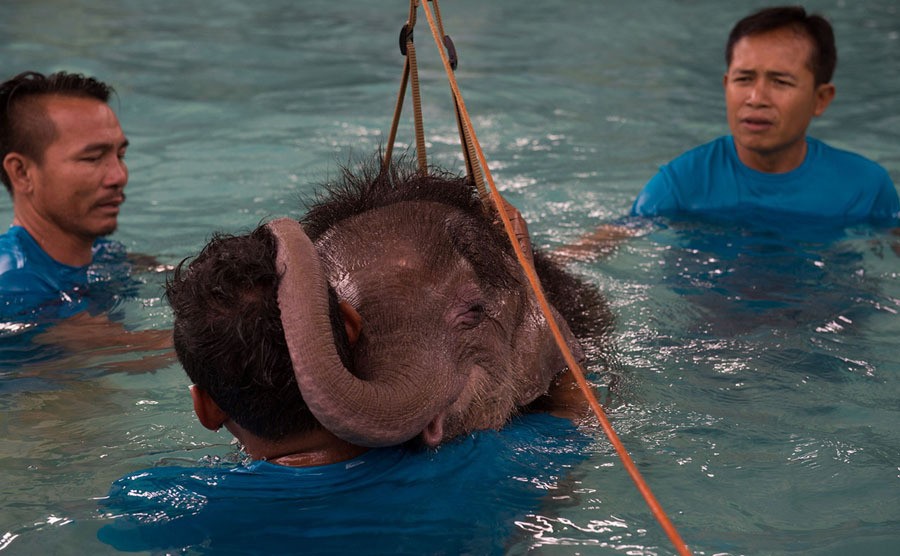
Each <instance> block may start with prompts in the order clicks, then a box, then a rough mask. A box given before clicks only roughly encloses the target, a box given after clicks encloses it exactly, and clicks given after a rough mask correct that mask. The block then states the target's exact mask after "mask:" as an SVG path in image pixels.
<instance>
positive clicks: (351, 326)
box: [338, 301, 362, 346]
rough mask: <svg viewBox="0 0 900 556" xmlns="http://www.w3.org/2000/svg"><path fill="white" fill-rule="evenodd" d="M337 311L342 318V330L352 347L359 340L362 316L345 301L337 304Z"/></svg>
mask: <svg viewBox="0 0 900 556" xmlns="http://www.w3.org/2000/svg"><path fill="white" fill-rule="evenodd" d="M338 309H339V310H340V311H341V316H342V317H343V318H344V330H346V331H347V340H348V341H349V342H350V345H351V346H352V345H354V344H356V340H358V339H359V333H360V331H361V330H362V316H361V315H360V314H359V313H358V312H357V311H356V309H354V308H353V306H352V305H350V304H349V303H347V302H346V301H341V302H339V303H338Z"/></svg>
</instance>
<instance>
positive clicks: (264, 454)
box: [226, 425, 368, 467]
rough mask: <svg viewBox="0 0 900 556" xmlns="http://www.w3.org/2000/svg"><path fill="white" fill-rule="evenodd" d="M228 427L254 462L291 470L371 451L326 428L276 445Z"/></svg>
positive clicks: (328, 462)
mask: <svg viewBox="0 0 900 556" xmlns="http://www.w3.org/2000/svg"><path fill="white" fill-rule="evenodd" d="M226 426H228V425H226ZM228 428H229V430H230V431H231V432H232V434H235V433H236V432H237V433H238V434H235V436H236V437H237V438H238V440H239V441H240V442H241V444H243V446H244V451H245V452H247V454H248V455H250V457H252V458H253V459H260V460H266V461H268V462H270V463H274V464H277V465H284V466H287V467H311V466H315V465H328V464H330V463H338V462H341V461H346V460H348V459H353V458H355V457H357V456H359V455H361V454H363V453H365V452H366V451H367V450H368V448H363V447H362V446H356V445H354V444H350V443H349V442H346V441H344V440H341V439H340V438H338V437H336V436H334V435H333V434H331V433H330V432H328V431H327V430H325V429H317V430H314V431H310V432H307V433H303V434H300V435H295V436H290V437H287V438H285V439H282V440H279V441H277V442H276V441H269V440H265V439H262V438H259V437H258V436H255V435H252V434H248V433H247V431H246V430H241V431H235V430H231V429H232V427H228Z"/></svg>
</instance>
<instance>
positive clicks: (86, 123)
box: [0, 72, 128, 316]
mask: <svg viewBox="0 0 900 556" xmlns="http://www.w3.org/2000/svg"><path fill="white" fill-rule="evenodd" d="M112 91H113V90H112V88H111V87H110V86H108V85H106V84H105V83H102V82H100V81H98V80H96V79H94V78H90V77H85V76H82V75H77V74H70V73H66V72H59V73H55V74H52V75H49V76H44V75H42V74H39V73H35V72H25V73H22V74H19V75H17V76H15V77H13V78H12V79H10V80H8V81H6V82H5V83H3V84H2V85H0V161H2V166H0V179H2V181H3V184H4V185H5V186H6V189H7V191H9V194H10V196H11V197H12V202H13V225H12V227H11V228H10V229H9V231H7V233H5V234H3V235H2V236H0V294H2V299H3V303H2V305H3V314H4V315H9V314H26V313H29V312H32V311H36V310H39V309H44V308H46V307H47V306H50V307H56V308H61V311H62V313H61V314H62V316H66V313H74V312H77V311H78V308H79V306H80V304H81V297H82V296H83V295H84V292H85V290H86V288H87V285H88V282H89V281H90V280H89V278H88V274H89V272H88V270H89V267H90V265H91V264H92V263H93V262H96V261H103V262H109V261H110V257H112V258H113V259H115V258H116V257H118V258H119V259H124V248H122V247H121V245H119V244H118V243H114V242H110V241H108V240H106V239H103V237H104V236H107V235H109V234H111V233H112V232H113V231H115V229H116V224H117V218H118V215H119V207H120V206H121V204H122V203H123V202H124V201H125V194H124V189H125V185H126V184H127V183H128V168H127V167H126V165H125V160H124V158H125V151H126V150H127V148H128V139H127V138H126V137H125V134H124V133H123V132H122V128H121V126H120V125H119V120H118V119H117V118H116V115H115V114H114V113H113V111H112V109H111V108H110V107H109V105H108V104H107V102H108V100H109V96H110V94H111V93H112Z"/></svg>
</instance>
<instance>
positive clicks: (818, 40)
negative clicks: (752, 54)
mask: <svg viewBox="0 0 900 556" xmlns="http://www.w3.org/2000/svg"><path fill="white" fill-rule="evenodd" d="M785 28H788V29H792V30H794V32H796V33H798V34H802V35H806V36H807V37H809V39H810V41H812V53H811V54H810V59H809V61H808V65H809V68H810V70H812V72H813V75H814V76H815V79H816V85H817V86H818V85H821V84H823V83H830V82H831V78H832V76H833V75H834V68H835V66H836V65H837V47H836V46H835V42H834V30H832V28H831V24H830V23H828V20H826V19H825V18H824V17H822V16H821V15H816V14H807V13H806V10H805V9H803V7H801V6H784V7H775V8H766V9H764V10H761V11H758V12H756V13H754V14H751V15H748V16H747V17H745V18H744V19H742V20H740V21H738V22H737V23H736V24H735V26H734V28H732V29H731V34H730V35H728V44H727V45H726V47H725V63H726V67H731V59H732V55H733V54H734V45H735V44H737V42H738V41H739V40H741V39H742V38H744V37H747V36H752V35H761V34H763V33H768V32H770V31H775V30H778V29H785Z"/></svg>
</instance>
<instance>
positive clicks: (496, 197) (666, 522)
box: [422, 0, 691, 555]
mask: <svg viewBox="0 0 900 556" xmlns="http://www.w3.org/2000/svg"><path fill="white" fill-rule="evenodd" d="M422 7H423V8H424V10H425V17H426V18H427V19H428V25H429V27H430V28H431V34H432V36H433V37H434V41H435V43H436V44H437V47H438V51H439V52H440V55H441V61H442V62H443V64H444V69H445V71H446V73H447V78H448V79H449V81H450V88H451V89H452V91H453V96H454V97H455V99H456V102H457V103H458V104H459V108H460V110H459V112H460V114H461V116H462V118H463V121H464V123H465V125H466V128H467V130H468V131H469V134H470V138H471V140H472V144H473V145H474V146H475V151H476V153H477V154H478V162H479V164H481V167H482V169H483V171H484V176H485V178H487V182H488V185H489V186H490V194H491V199H492V200H493V201H494V205H495V207H496V208H497V213H498V214H499V216H500V219H501V221H502V222H503V227H504V229H505V230H506V234H507V235H508V236H509V238H510V243H512V247H513V249H514V250H515V253H516V257H517V258H518V260H519V263H520V264H521V265H522V268H523V270H524V271H525V275H526V276H527V277H528V281H529V283H530V284H531V288H532V290H534V294H535V297H536V298H537V301H538V304H539V305H540V307H541V310H542V311H543V312H544V315H545V316H546V318H547V322H548V324H549V325H550V330H551V331H552V332H553V336H554V338H555V339H556V343H557V345H558V346H559V349H560V351H561V352H562V355H563V358H564V359H565V360H566V363H567V364H568V365H569V370H570V371H571V372H572V375H573V376H574V377H575V381H576V382H577V383H578V387H579V388H581V391H582V393H583V394H584V396H585V398H587V401H588V403H589V404H590V406H591V409H593V411H594V414H596V416H597V419H598V420H599V421H600V425H601V427H602V428H603V432H605V433H606V436H607V437H608V438H609V441H610V443H612V445H613V447H615V449H616V452H617V453H618V455H619V458H620V459H621V460H622V464H623V466H624V467H625V469H626V470H627V471H628V474H629V475H630V476H631V478H632V480H633V481H634V483H635V484H636V485H637V489H638V491H640V493H641V495H642V496H643V497H644V500H645V501H646V502H647V505H648V506H649V507H650V510H651V511H652V512H653V515H654V516H655V517H656V519H657V521H659V523H660V525H661V526H662V528H663V530H664V531H665V532H666V534H667V535H668V537H669V540H671V541H672V543H673V544H674V545H675V548H676V549H677V550H678V553H679V554H682V555H689V554H691V552H690V550H688V547H687V545H686V544H685V542H684V540H682V538H681V535H679V534H678V531H677V530H676V529H675V525H674V524H673V523H672V521H671V520H670V519H669V517H668V516H667V515H666V513H665V512H664V511H663V509H662V506H661V505H660V504H659V501H657V499H656V497H655V496H654V495H653V492H651V490H650V487H649V486H648V485H647V483H646V482H645V481H644V479H643V477H641V474H640V472H639V471H638V469H637V467H636V466H635V464H634V461H633V460H632V459H631V456H629V455H628V452H627V451H626V450H625V446H624V445H623V444H622V442H621V441H620V440H619V437H618V435H617V434H616V432H615V431H614V430H613V428H612V425H610V423H609V420H608V419H607V417H606V415H605V413H604V412H603V409H602V408H601V407H600V403H599V402H598V401H597V398H596V396H595V395H594V392H593V391H592V390H591V388H590V386H589V385H588V383H587V381H586V380H585V378H584V371H582V369H581V366H580V365H579V364H578V362H577V361H576V360H575V357H574V356H573V355H572V351H571V350H570V349H569V346H568V344H566V341H565V339H564V337H563V335H562V332H560V329H559V325H558V324H557V323H556V319H554V318H553V314H552V312H551V310H550V304H549V303H548V302H547V298H546V297H545V296H544V292H543V290H542V289H541V283H540V280H539V279H538V277H537V274H536V273H535V271H534V268H533V267H532V265H531V264H529V262H528V259H527V258H526V257H525V255H524V253H522V248H521V247H520V245H519V242H518V241H517V239H516V233H515V231H514V230H513V227H512V223H511V222H510V220H509V217H508V216H507V215H506V211H505V210H502V207H503V203H502V198H501V196H500V192H499V191H498V190H497V187H496V185H495V184H494V179H493V177H492V176H491V172H490V170H489V169H488V165H487V160H486V159H485V156H484V152H483V151H482V150H481V144H480V143H479V142H478V138H477V137H476V135H475V130H474V129H473V128H472V121H471V119H470V118H469V113H468V111H467V110H466V106H465V103H464V102H463V98H462V94H460V92H459V87H458V86H457V84H456V78H455V76H454V74H453V70H452V69H451V67H450V62H449V60H448V59H447V55H446V53H445V52H444V49H443V48H442V44H441V39H440V37H439V36H438V32H437V28H436V26H435V22H434V16H433V15H432V13H431V9H430V8H429V7H428V2H427V0H426V1H424V2H422Z"/></svg>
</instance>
